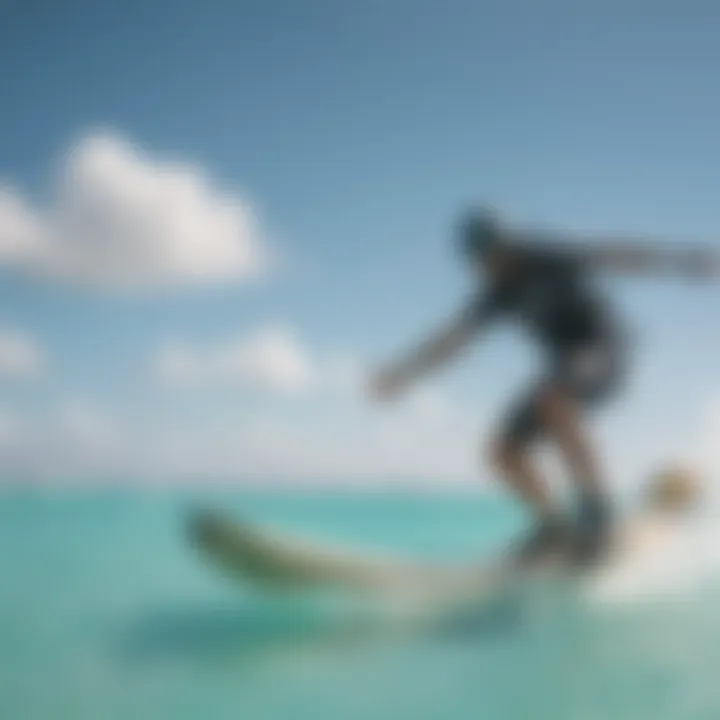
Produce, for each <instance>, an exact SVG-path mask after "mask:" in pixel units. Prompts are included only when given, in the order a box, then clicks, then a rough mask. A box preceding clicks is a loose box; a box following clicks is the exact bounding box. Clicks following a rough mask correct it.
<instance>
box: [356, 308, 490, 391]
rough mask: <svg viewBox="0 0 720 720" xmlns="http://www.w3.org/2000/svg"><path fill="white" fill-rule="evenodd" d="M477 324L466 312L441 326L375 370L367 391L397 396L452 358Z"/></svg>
mask: <svg viewBox="0 0 720 720" xmlns="http://www.w3.org/2000/svg"><path fill="white" fill-rule="evenodd" d="M479 325H480V323H479V322H478V321H476V320H474V319H473V318H471V317H469V316H468V315H467V314H463V315H461V316H460V317H459V318H457V319H455V320H454V321H452V322H450V323H448V324H447V325H445V326H444V327H442V328H440V330H438V331H437V332H436V333H434V334H433V335H432V336H431V337H430V338H428V339H427V340H426V341H425V342H423V343H421V344H420V345H419V346H418V347H417V348H416V349H415V350H414V351H412V352H410V353H409V354H408V355H406V356H404V357H403V358H401V359H400V360H399V361H398V362H395V363H393V364H391V365H389V366H387V367H385V368H382V369H381V370H380V371H379V372H377V373H376V374H375V375H374V376H373V377H372V378H371V381H370V390H371V392H372V394H373V395H374V396H375V397H377V398H387V397H392V396H393V395H397V394H398V393H400V392H401V391H402V390H404V389H405V388H406V387H407V386H408V385H410V384H411V383H412V382H414V381H415V380H417V379H419V378H420V377H422V376H424V375H427V374H428V373H430V372H431V371H433V370H435V369H437V368H439V367H440V366H441V365H444V364H445V363H447V362H448V361H449V360H451V359H452V358H454V357H455V356H456V355H457V354H458V353H459V352H460V351H461V350H462V349H463V348H464V347H465V346H466V345H467V344H468V343H469V341H470V340H471V339H472V338H473V336H474V335H475V333H476V332H477V330H478V328H479Z"/></svg>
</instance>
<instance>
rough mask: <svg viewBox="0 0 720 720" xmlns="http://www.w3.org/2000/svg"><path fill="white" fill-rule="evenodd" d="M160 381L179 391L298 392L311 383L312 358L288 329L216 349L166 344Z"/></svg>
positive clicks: (160, 355) (158, 368)
mask: <svg viewBox="0 0 720 720" xmlns="http://www.w3.org/2000/svg"><path fill="white" fill-rule="evenodd" d="M153 365H154V370H155V373H156V375H157V376H158V377H159V379H160V380H161V381H162V382H163V383H165V384H167V385H169V386H172V387H176V388H177V387H180V388H196V389H197V388H203V389H206V388H232V387H236V388H245V389H247V388H260V389H263V390H270V391H273V392H278V393H299V392H303V391H305V390H307V389H308V388H309V387H310V385H311V384H312V382H313V375H314V369H313V367H312V361H311V359H310V355H309V353H308V352H307V351H306V350H305V348H304V347H303V346H302V345H301V344H300V343H299V341H298V340H297V338H296V337H295V335H294V334H293V333H292V332H291V331H290V330H289V329H288V328H286V327H283V326H269V327H265V328H261V329H259V330H256V331H253V332H251V333H250V334H248V335H246V336H243V337H240V338H237V339H233V340H230V341H226V342H222V343H218V344H217V345H214V346H209V347H200V346H192V345H190V344H188V343H183V342H180V341H170V342H166V343H165V344H164V345H162V346H161V348H160V349H159V351H158V352H157V354H156V356H155V358H154V361H153Z"/></svg>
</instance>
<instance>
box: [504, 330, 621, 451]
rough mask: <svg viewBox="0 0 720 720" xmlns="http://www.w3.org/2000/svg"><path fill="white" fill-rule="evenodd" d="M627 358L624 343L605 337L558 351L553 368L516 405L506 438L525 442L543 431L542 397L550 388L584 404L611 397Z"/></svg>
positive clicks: (533, 438)
mask: <svg viewBox="0 0 720 720" xmlns="http://www.w3.org/2000/svg"><path fill="white" fill-rule="evenodd" d="M623 359H624V357H623V352H622V349H621V346H620V344H619V343H618V342H615V341H612V340H605V339H604V340H600V341H598V342H595V343H591V344H587V345H584V346H582V347H579V348H575V349H572V350H565V351H562V352H558V353H557V354H556V355H555V357H554V359H553V361H552V362H551V363H550V368H549V370H548V371H547V372H546V373H545V374H544V375H543V376H541V377H540V379H539V380H538V381H536V382H535V383H534V384H533V385H532V386H531V388H530V390H529V391H528V392H526V393H525V394H524V395H522V396H521V398H520V400H519V401H518V402H517V403H516V404H515V405H514V406H513V407H512V409H511V411H510V414H509V416H508V417H507V419H506V421H505V424H504V428H503V433H502V438H503V439H504V440H505V441H508V442H513V443H523V444H524V443H528V442H530V441H532V440H535V439H536V438H537V437H538V436H540V435H542V433H543V430H544V427H543V419H542V416H541V413H540V407H539V406H540V398H541V396H542V393H543V392H546V391H547V390H548V389H557V390H561V391H564V392H565V393H567V394H568V395H569V396H570V397H572V398H573V399H575V400H576V401H577V402H578V403H579V404H580V405H581V406H582V407H584V408H591V407H594V406H595V405H597V404H599V403H601V402H603V401H604V400H607V399H609V398H610V397H611V396H612V395H613V393H614V392H615V391H616V390H617V388H618V386H619V385H620V383H621V380H622V378H623V376H624V373H623V368H624V362H623Z"/></svg>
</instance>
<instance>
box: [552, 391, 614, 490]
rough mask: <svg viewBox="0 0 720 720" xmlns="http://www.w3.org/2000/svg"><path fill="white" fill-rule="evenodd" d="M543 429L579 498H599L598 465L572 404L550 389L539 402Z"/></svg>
mask: <svg viewBox="0 0 720 720" xmlns="http://www.w3.org/2000/svg"><path fill="white" fill-rule="evenodd" d="M540 412H541V413H542V419H543V426H544V428H545V430H546V431H547V432H548V433H549V435H550V437H551V438H552V439H553V440H554V442H555V444H556V445H557V448H558V450H559V451H560V453H561V454H562V456H563V459H564V461H565V463H566V464H567V466H568V468H569V470H570V473H571V476H572V480H573V482H574V483H575V484H576V485H577V486H578V490H580V491H581V492H582V493H583V494H586V495H592V496H598V497H599V496H601V495H602V494H603V487H602V483H601V480H600V472H599V462H598V460H597V457H596V455H595V452H594V448H593V446H592V443H591V440H590V437H589V435H588V433H587V429H586V427H585V425H584V423H583V419H582V415H581V412H580V410H579V408H578V405H577V403H576V401H575V400H573V399H572V398H571V397H569V396H568V395H567V394H565V393H563V392H561V391H559V390H554V389H549V390H547V391H546V392H545V393H544V394H543V396H542V398H541V400H540Z"/></svg>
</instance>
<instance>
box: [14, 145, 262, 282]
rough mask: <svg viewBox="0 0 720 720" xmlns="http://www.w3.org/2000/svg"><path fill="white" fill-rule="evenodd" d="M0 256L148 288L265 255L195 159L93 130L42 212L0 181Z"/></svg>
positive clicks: (247, 214)
mask: <svg viewBox="0 0 720 720" xmlns="http://www.w3.org/2000/svg"><path fill="white" fill-rule="evenodd" d="M0 263H4V264H6V265H9V266H13V267H16V268H21V269H24V270H28V271H32V272H36V273H41V274H44V275H49V276H52V277H59V278H62V279H65V280H70V281H77V282H86V283H91V284H100V285H110V286H155V285H168V284H177V283H197V282H208V281H221V280H231V279H235V280H243V279H247V278H250V277H252V276H255V275H256V274H257V273H258V272H260V271H261V270H262V269H263V267H264V265H265V263H266V253H265V251H264V249H263V246H262V243H261V242H260V239H259V234H258V227H257V221H256V217H255V213H254V212H253V209H252V208H251V206H250V205H249V204H248V202H247V201H246V200H244V199H243V198H242V197H240V196H238V195H236V194H232V193H227V192H223V191H221V190H219V189H218V188H217V187H215V186H214V185H213V184H212V182H211V181H210V179H209V178H208V177H207V176H206V174H205V173H204V172H203V171H202V170H201V169H200V168H199V167H197V166H194V165H190V164H187V163H180V162H176V161H168V160H165V159H160V160H159V159H155V158H151V157H150V156H149V155H147V154H146V153H144V152H142V151H141V150H140V149H138V148H137V147H135V146H133V145H132V144H130V143H129V142H128V141H127V140H125V139H123V138H122V137H120V136H119V135H114V134H110V133H94V134H90V135H88V136H86V137H85V138H83V139H82V140H81V141H80V142H79V143H78V144H77V145H76V146H75V147H74V148H72V149H71V152H69V153H68V154H67V158H66V161H65V163H64V165H63V167H62V168H61V172H60V174H59V178H58V181H57V185H56V188H55V194H54V197H53V201H52V203H51V204H50V205H49V207H48V208H46V209H45V210H39V209H35V208H32V207H31V206H30V205H29V204H28V203H27V202H26V201H25V200H24V199H23V198H22V197H21V196H20V195H19V194H18V193H17V192H16V191H14V190H13V189H11V188H9V187H5V188H1V187H0Z"/></svg>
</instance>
